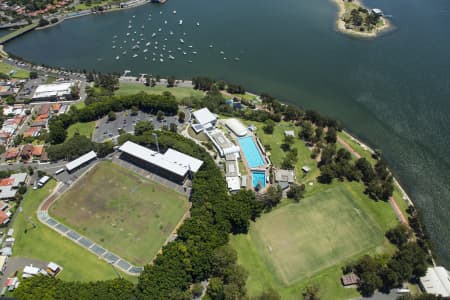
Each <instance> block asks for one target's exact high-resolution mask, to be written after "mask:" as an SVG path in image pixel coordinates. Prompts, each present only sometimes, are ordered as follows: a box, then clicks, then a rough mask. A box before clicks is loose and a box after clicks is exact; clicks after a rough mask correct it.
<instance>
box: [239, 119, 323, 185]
mask: <svg viewBox="0 0 450 300" xmlns="http://www.w3.org/2000/svg"><path fill="white" fill-rule="evenodd" d="M241 121H242V122H244V123H245V124H247V125H250V124H253V125H255V126H256V127H257V132H256V134H257V136H258V137H259V139H260V140H261V143H262V144H263V146H265V145H270V150H269V149H266V151H267V152H270V160H271V162H272V164H273V165H274V166H275V167H278V168H280V167H281V163H282V161H283V159H284V157H285V156H286V153H285V152H284V151H283V150H282V149H281V144H282V143H283V140H284V131H285V130H294V132H295V138H294V141H295V142H294V144H293V145H292V147H293V148H297V149H298V161H297V164H296V165H295V174H296V176H297V181H298V182H301V183H306V182H308V181H311V180H313V179H314V178H316V177H317V176H318V175H319V174H320V171H319V169H318V168H317V162H316V161H315V160H314V159H312V158H311V151H310V150H309V149H308V148H307V147H306V145H305V143H304V142H303V141H302V140H300V139H299V138H298V137H297V134H298V132H299V130H300V128H299V127H296V126H294V125H293V124H292V123H288V122H280V123H277V125H276V126H275V128H274V131H273V134H266V133H264V130H263V127H264V124H263V123H259V122H254V121H246V120H241ZM303 166H308V167H310V168H311V171H310V172H309V173H308V174H304V173H303V171H302V167H303Z"/></svg>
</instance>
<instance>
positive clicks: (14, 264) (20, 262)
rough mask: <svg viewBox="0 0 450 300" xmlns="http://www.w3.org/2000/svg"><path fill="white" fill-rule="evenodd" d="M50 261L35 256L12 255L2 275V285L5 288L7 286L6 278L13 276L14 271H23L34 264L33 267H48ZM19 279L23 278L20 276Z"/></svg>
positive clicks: (0, 278) (0, 283)
mask: <svg viewBox="0 0 450 300" xmlns="http://www.w3.org/2000/svg"><path fill="white" fill-rule="evenodd" d="M48 263H49V262H45V261H42V260H38V259H34V258H24V257H10V258H9V259H8V261H7V263H6V270H5V272H4V274H5V275H3V276H0V287H1V288H3V287H4V286H5V282H6V279H8V277H10V276H12V275H13V273H14V272H16V271H22V270H23V268H24V267H25V266H29V265H33V267H38V268H41V269H46V268H47V264H48ZM19 280H21V278H19Z"/></svg>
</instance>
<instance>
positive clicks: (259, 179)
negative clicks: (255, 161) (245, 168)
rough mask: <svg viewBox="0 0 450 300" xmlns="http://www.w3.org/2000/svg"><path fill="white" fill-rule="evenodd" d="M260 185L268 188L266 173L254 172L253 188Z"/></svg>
mask: <svg viewBox="0 0 450 300" xmlns="http://www.w3.org/2000/svg"><path fill="white" fill-rule="evenodd" d="M258 183H259V184H261V187H262V188H265V187H266V173H265V172H258V171H253V172H252V185H253V187H256V186H257V185H258Z"/></svg>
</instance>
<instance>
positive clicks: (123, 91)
mask: <svg viewBox="0 0 450 300" xmlns="http://www.w3.org/2000/svg"><path fill="white" fill-rule="evenodd" d="M141 91H142V92H145V93H148V94H162V93H164V92H170V93H171V94H172V95H174V96H175V98H177V100H181V99H183V98H187V97H195V98H201V97H203V96H204V93H203V92H201V91H197V90H194V89H193V88H189V87H173V88H168V87H165V86H154V87H149V86H145V85H143V84H142V83H128V82H127V83H120V88H119V90H117V91H116V92H115V94H116V95H119V96H126V95H133V94H136V93H139V92H141Z"/></svg>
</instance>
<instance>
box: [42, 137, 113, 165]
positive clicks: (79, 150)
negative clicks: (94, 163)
mask: <svg viewBox="0 0 450 300" xmlns="http://www.w3.org/2000/svg"><path fill="white" fill-rule="evenodd" d="M92 150H93V151H95V152H96V153H97V156H98V157H105V156H106V155H108V154H110V153H112V152H113V145H112V143H111V142H105V143H94V142H92V141H91V140H90V139H88V138H87V137H85V136H83V135H79V134H75V135H74V136H73V137H71V138H70V139H68V140H67V141H65V142H64V143H62V144H57V145H51V146H50V147H48V148H47V152H48V157H49V159H50V160H52V161H57V160H61V159H66V160H72V159H75V158H77V157H79V156H81V155H83V154H85V153H88V152H89V151H92Z"/></svg>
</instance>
